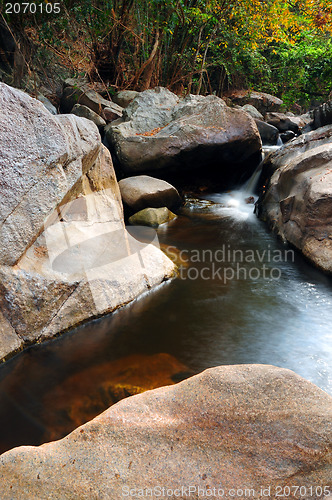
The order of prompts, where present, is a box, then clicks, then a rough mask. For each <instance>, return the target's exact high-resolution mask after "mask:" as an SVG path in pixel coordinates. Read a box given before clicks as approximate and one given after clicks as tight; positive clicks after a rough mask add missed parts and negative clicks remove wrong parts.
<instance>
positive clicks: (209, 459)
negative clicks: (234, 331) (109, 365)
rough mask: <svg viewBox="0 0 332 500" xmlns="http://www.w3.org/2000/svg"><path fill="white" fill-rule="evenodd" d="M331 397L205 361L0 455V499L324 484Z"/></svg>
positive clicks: (279, 375) (329, 458)
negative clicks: (195, 370)
mask: <svg viewBox="0 0 332 500" xmlns="http://www.w3.org/2000/svg"><path fill="white" fill-rule="evenodd" d="M331 403H332V400H331V397H330V396H328V395H327V394H326V393H325V392H323V391H322V390H320V389H318V388H317V387H316V386H314V385H313V384H311V383H310V382H307V381H306V380H304V379H303V378H301V377H300V376H298V375H296V374H295V373H294V372H291V371H290V370H286V369H283V368H276V367H273V366H268V365H238V366H222V367H216V368H211V369H209V370H206V371H205V372H203V373H201V374H200V375H197V376H195V377H192V378H190V379H188V380H185V381H183V382H181V383H179V384H176V385H174V386H169V387H162V388H160V389H155V390H153V391H148V392H144V393H143V394H138V395H136V396H133V397H130V398H127V399H125V400H123V401H120V402H119V403H117V404H116V405H115V406H112V407H111V408H110V409H108V410H106V411H105V412H104V413H102V414H101V415H99V416H98V417H96V418H95V419H94V420H92V421H91V422H89V423H87V424H85V425H84V426H82V427H80V428H78V429H77V430H75V431H74V432H72V433H71V434H70V435H69V436H67V437H66V438H64V439H62V440H60V441H56V442H52V443H49V444H44V445H43V446H41V447H32V446H24V447H19V448H16V449H14V450H11V451H8V452H7V453H5V454H3V455H2V456H1V459H0V479H1V487H2V492H1V495H2V499H3V500H7V499H12V498H20V499H22V500H26V499H33V498H49V499H50V500H52V499H58V498H64V499H65V498H77V499H78V498H79V499H85V498H86V499H88V498H112V499H113V498H114V499H115V498H120V497H121V496H123V493H124V492H126V491H127V490H130V489H131V488H135V489H136V491H139V490H140V489H142V491H145V490H144V489H145V488H154V487H155V486H156V485H161V486H165V487H167V488H169V489H173V490H175V489H177V488H181V486H184V485H193V486H194V487H195V488H196V490H195V491H196V492H193V494H194V495H193V498H198V493H197V488H198V487H199V488H201V489H205V490H206V489H209V490H211V491H213V490H212V489H213V488H216V489H218V488H223V490H224V491H229V490H230V489H232V488H235V489H236V490H237V489H238V488H240V487H241V488H242V487H243V488H244V487H245V488H252V489H254V490H255V491H256V492H257V493H255V496H256V497H257V498H258V497H259V495H260V492H261V488H271V491H273V492H274V491H276V487H277V486H278V487H279V488H284V487H286V486H290V485H292V484H295V483H296V485H297V486H304V487H306V488H307V489H308V488H315V487H317V486H321V485H328V484H329V481H330V478H331V465H332V441H331V440H332V437H331V436H332V423H331V422H332V418H331V417H332V413H331V412H332V404H331ZM307 491H308V490H307ZM211 496H212V495H211ZM270 496H271V495H270ZM273 496H274V493H273ZM293 498H296V499H298V500H299V499H300V498H303V495H300V491H297V492H294V495H293Z"/></svg>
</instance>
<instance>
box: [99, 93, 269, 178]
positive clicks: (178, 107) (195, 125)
mask: <svg viewBox="0 0 332 500" xmlns="http://www.w3.org/2000/svg"><path fill="white" fill-rule="evenodd" d="M123 118H124V122H123V123H120V124H117V125H114V126H112V124H111V125H110V126H109V127H108V129H107V132H106V136H107V139H108V142H109V143H110V144H111V145H112V147H113V148H114V151H115V153H116V155H117V157H118V160H119V162H120V165H121V166H122V168H123V170H124V171H125V172H126V173H129V174H133V173H137V172H147V171H160V170H165V169H166V170H175V171H181V170H188V169H190V170H191V171H192V170H193V169H198V168H205V169H206V168H207V167H209V166H211V165H212V166H215V167H216V168H217V169H218V171H220V172H221V175H222V172H223V168H224V167H225V165H228V166H229V164H233V165H234V164H239V163H244V162H245V161H247V160H249V159H250V158H251V157H253V156H254V155H255V154H256V155H258V154H259V153H260V150H261V141H260V137H259V134H258V130H257V127H256V125H255V122H254V120H253V119H252V118H251V117H250V116H249V115H248V114H247V113H245V112H243V111H242V110H237V109H231V108H228V107H227V106H226V104H225V103H224V101H223V100H222V99H220V98H218V97H216V96H207V97H203V96H192V95H190V96H187V97H186V98H184V99H182V100H179V98H178V97H177V96H176V95H175V94H173V93H171V92H170V91H168V90H167V89H164V88H160V87H157V88H155V89H153V90H146V91H144V92H141V93H140V94H139V95H138V96H137V97H136V98H135V99H134V101H133V102H132V103H131V104H130V105H129V106H128V107H127V108H126V109H125V111H124V114H123Z"/></svg>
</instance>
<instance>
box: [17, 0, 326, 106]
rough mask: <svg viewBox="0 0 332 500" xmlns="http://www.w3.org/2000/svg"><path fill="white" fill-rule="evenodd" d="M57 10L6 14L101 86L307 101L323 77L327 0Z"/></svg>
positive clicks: (106, 2) (66, 4)
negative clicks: (248, 92)
mask: <svg viewBox="0 0 332 500" xmlns="http://www.w3.org/2000/svg"><path fill="white" fill-rule="evenodd" d="M61 6H62V7H61V13H60V14H58V15H55V14H54V15H52V16H47V15H45V14H44V15H41V14H38V13H37V14H35V15H30V16H25V17H23V16H21V17H20V18H17V19H15V20H14V19H13V16H11V18H10V22H16V23H21V28H22V29H23V30H25V32H26V33H27V35H28V36H29V37H30V38H31V39H33V41H34V43H35V44H37V45H39V46H40V47H48V48H50V49H51V50H54V51H57V53H58V54H60V55H61V56H62V57H63V58H64V59H66V60H67V62H68V61H70V64H71V65H72V66H73V71H75V72H76V73H80V72H85V73H87V72H88V73H90V74H91V75H93V76H94V78H95V77H96V76H97V77H98V78H101V79H103V80H104V81H105V82H107V85H109V87H110V89H111V90H112V89H119V88H130V89H138V90H144V89H146V88H149V87H151V86H155V85H164V86H167V87H168V88H170V89H171V90H173V91H175V92H179V93H186V92H191V93H197V94H199V93H203V94H204V93H212V92H214V93H216V94H217V95H223V94H224V93H225V92H227V91H228V90H231V89H234V88H248V89H251V88H254V89H255V90H261V91H267V92H271V93H274V94H276V95H278V96H280V97H282V98H283V99H284V100H285V101H286V102H289V103H291V102H295V101H298V102H300V103H301V104H304V103H306V104H308V103H310V102H313V101H315V100H318V101H320V100H324V99H326V98H327V97H328V95H329V93H330V92H331V81H332V42H331V33H332V4H331V2H330V0H207V1H203V0H79V1H77V0H63V2H62V4H61Z"/></svg>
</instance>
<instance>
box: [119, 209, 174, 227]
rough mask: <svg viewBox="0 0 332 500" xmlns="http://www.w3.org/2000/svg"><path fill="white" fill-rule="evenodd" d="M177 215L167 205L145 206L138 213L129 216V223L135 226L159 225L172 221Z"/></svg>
mask: <svg viewBox="0 0 332 500" xmlns="http://www.w3.org/2000/svg"><path fill="white" fill-rule="evenodd" d="M175 218H176V215H175V214H173V212H171V211H170V210H168V208H167V207H160V208H144V209H143V210H140V211H139V212H137V213H136V214H134V215H132V216H131V217H129V219H128V221H129V224H132V225H133V226H136V225H138V226H151V227H158V226H160V225H161V224H165V223H166V222H170V221H171V220H173V219H175Z"/></svg>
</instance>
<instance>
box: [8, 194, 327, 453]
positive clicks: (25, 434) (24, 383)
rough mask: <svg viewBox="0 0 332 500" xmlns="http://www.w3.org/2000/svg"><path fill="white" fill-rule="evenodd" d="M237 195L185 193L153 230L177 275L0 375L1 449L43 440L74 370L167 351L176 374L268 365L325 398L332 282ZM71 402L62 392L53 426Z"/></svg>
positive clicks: (17, 360) (14, 361) (22, 356)
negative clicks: (178, 207) (177, 209)
mask: <svg viewBox="0 0 332 500" xmlns="http://www.w3.org/2000/svg"><path fill="white" fill-rule="evenodd" d="M246 198H248V192H246V191H244V190H239V191H231V192H228V193H210V194H207V193H200V194H199V195H197V193H196V194H195V195H191V196H190V195H189V196H187V201H186V204H185V206H184V208H183V209H182V211H181V214H180V215H179V217H178V218H177V219H175V220H174V221H172V222H170V223H169V224H167V225H163V226H160V227H159V229H158V239H159V243H160V245H161V246H162V248H163V249H164V250H167V252H168V255H170V257H171V258H173V259H176V260H177V263H178V264H179V265H180V270H179V276H178V278H177V279H173V280H172V281H170V282H167V283H164V284H162V285H161V286H159V287H158V288H157V289H154V290H152V291H150V292H149V293H146V294H145V295H144V296H142V297H140V298H139V299H137V300H135V301H134V302H133V303H131V304H130V305H128V306H126V307H123V308H121V309H120V310H118V311H117V312H116V313H114V314H112V315H109V316H106V317H104V318H101V319H99V320H95V321H92V322H90V323H89V324H86V325H84V326H82V327H80V328H77V329H75V330H73V331H71V332H68V333H66V334H64V335H63V336H62V337H59V338H56V339H54V340H52V341H50V342H47V343H44V344H41V345H37V346H34V347H31V348H29V349H27V350H25V351H24V352H23V353H21V354H19V355H17V356H16V357H15V358H13V359H12V360H10V361H9V362H7V363H6V364H4V365H3V366H2V367H0V380H1V383H0V387H1V389H0V422H1V428H2V436H1V439H0V451H5V450H6V449H9V448H11V447H13V446H18V445H21V444H40V443H41V442H43V441H44V440H45V436H46V435H47V431H48V426H50V425H52V421H53V422H54V420H52V419H50V418H49V416H47V415H50V414H52V411H53V409H52V394H53V392H52V391H56V390H58V388H59V385H60V386H61V384H64V383H65V381H66V380H67V379H68V378H69V377H72V376H73V374H75V373H80V371H82V370H84V372H85V373H89V370H91V376H93V375H92V374H93V373H94V369H95V367H96V366H97V365H100V364H103V363H108V362H110V361H112V360H119V359H121V358H126V359H127V358H128V357H129V356H131V355H137V354H142V355H153V354H159V353H168V354H169V355H171V356H172V357H174V358H176V360H178V361H179V362H180V363H182V364H183V365H185V366H186V367H187V372H184V375H183V377H185V376H189V375H191V374H193V373H198V372H200V371H202V370H204V369H206V368H209V367H212V366H216V365H225V364H243V363H264V364H273V365H276V366H280V367H285V368H289V369H291V370H294V371H295V372H296V373H298V374H299V375H301V376H303V377H304V378H306V379H307V380H309V381H311V382H313V383H315V384H316V385H317V386H318V387H320V388H321V389H323V390H325V391H327V392H329V393H330V394H332V364H331V358H332V342H331V324H332V281H331V279H330V278H328V277H327V276H325V275H323V274H322V273H321V272H319V271H318V270H316V269H315V268H314V267H312V265H310V264H309V263H308V262H307V261H306V260H305V259H304V258H303V257H302V256H301V255H300V254H299V253H298V252H297V251H294V250H293V249H291V248H290V247H289V246H287V245H285V244H283V243H282V242H281V241H279V240H278V239H277V238H276V236H275V235H273V234H271V233H270V232H269V231H268V230H267V228H266V226H265V225H264V224H263V223H262V222H261V221H259V220H258V219H257V218H256V216H255V215H254V213H253V209H254V205H253V204H252V203H247V202H246V201H245V200H246ZM247 201H249V202H250V201H252V200H250V199H247ZM77 390H84V388H83V389H82V388H80V389H79V388H77ZM74 393H75V388H73V396H74ZM46 401H47V405H48V408H47V411H46V410H45V404H46V403H45V402H46ZM70 404H71V401H70V395H69V396H68V393H66V397H65V398H64V400H63V409H61V408H60V410H59V408H56V411H57V412H58V413H57V415H59V419H60V418H63V419H66V415H67V413H66V408H67V407H70ZM106 407H107V402H105V408H106ZM54 412H55V409H54ZM54 412H53V413H54ZM48 435H49V434H48ZM60 437H62V435H61V432H59V435H55V436H54V435H53V438H60Z"/></svg>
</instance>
